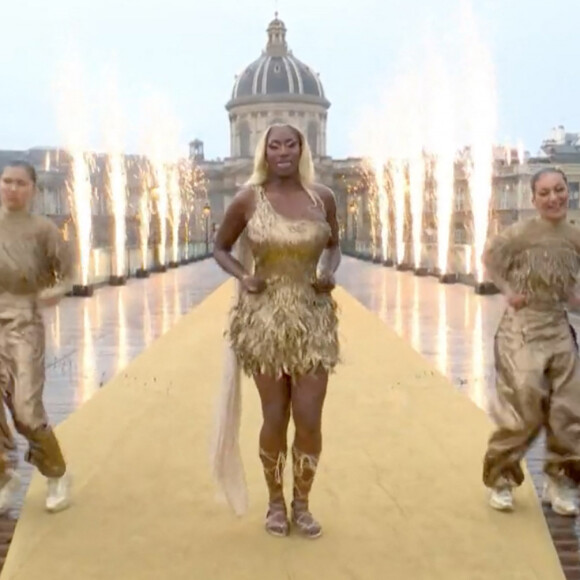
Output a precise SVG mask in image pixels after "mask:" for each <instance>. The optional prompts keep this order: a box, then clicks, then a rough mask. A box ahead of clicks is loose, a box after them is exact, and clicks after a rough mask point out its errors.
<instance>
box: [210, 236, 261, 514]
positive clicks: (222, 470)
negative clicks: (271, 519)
mask: <svg viewBox="0 0 580 580" xmlns="http://www.w3.org/2000/svg"><path fill="white" fill-rule="evenodd" d="M235 256H236V258H237V260H238V261H239V262H240V263H241V264H242V266H244V269H245V270H246V272H249V273H251V272H253V268H254V264H253V258H252V253H251V250H250V248H249V246H248V243H247V240H246V236H245V233H243V234H242V235H241V236H240V238H239V239H238V242H237V244H236V248H235ZM240 292H241V283H240V282H237V283H236V292H235V296H234V300H237V299H238V296H239V293H240ZM241 382H242V372H241V369H240V366H239V364H238V361H237V358H236V355H235V353H234V351H233V349H232V347H231V344H230V342H229V340H228V341H227V342H226V348H225V356H224V370H223V375H222V382H221V386H220V390H219V394H218V400H217V408H216V414H215V418H214V425H213V436H212V442H211V450H210V462H211V469H212V475H213V479H214V481H215V483H216V485H217V487H218V492H219V494H220V496H221V497H222V499H223V498H225V500H226V501H227V503H228V504H229V505H230V507H231V509H232V510H233V511H234V513H235V514H236V515H237V516H242V515H244V514H245V513H246V512H247V510H248V503H249V502H248V487H247V484H246V476H245V471H244V464H243V461H242V455H241V452H240V439H239V437H240V424H241V418H242V389H241Z"/></svg>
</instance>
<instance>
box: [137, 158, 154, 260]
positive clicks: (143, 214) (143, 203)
mask: <svg viewBox="0 0 580 580" xmlns="http://www.w3.org/2000/svg"><path fill="white" fill-rule="evenodd" d="M139 187H140V195H139V206H138V210H137V211H138V215H139V253H140V254H141V270H147V267H148V265H149V233H150V230H151V171H150V168H149V167H140V170H139Z"/></svg>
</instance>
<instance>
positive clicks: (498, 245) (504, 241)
mask: <svg viewBox="0 0 580 580" xmlns="http://www.w3.org/2000/svg"><path fill="white" fill-rule="evenodd" d="M521 229H522V226H521V223H516V224H513V225H511V226H509V227H508V228H506V229H505V230H504V231H503V232H501V233H500V234H498V235H496V236H494V237H493V238H491V239H490V240H488V242H487V244H486V246H485V249H484V251H483V256H482V262H483V265H484V266H485V270H486V273H487V275H488V276H489V278H490V280H491V281H492V282H493V283H494V284H495V285H496V286H497V288H498V289H499V291H500V292H501V293H502V294H504V295H505V296H507V297H510V296H512V295H513V294H514V292H513V290H512V288H510V285H509V282H508V279H507V276H508V272H509V269H510V267H511V265H512V262H513V257H514V252H515V249H516V248H515V243H514V242H515V241H516V239H517V238H518V237H519V236H520V234H521Z"/></svg>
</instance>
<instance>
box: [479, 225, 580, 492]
mask: <svg viewBox="0 0 580 580" xmlns="http://www.w3.org/2000/svg"><path fill="white" fill-rule="evenodd" d="M484 261H485V263H486V266H487V269H488V274H489V275H490V277H491V279H492V280H493V281H494V282H496V284H497V285H498V286H499V287H502V286H508V287H509V288H510V289H511V290H512V291H513V292H515V293H518V294H524V295H525V296H526V297H527V304H526V306H524V307H523V308H521V309H520V310H518V311H515V310H514V309H513V308H511V307H508V308H507V309H506V311H505V312H504V314H503V316H502V318H501V321H500V323H499V326H498V329H497V333H496V335H495V345H494V347H495V365H496V395H497V400H496V408H495V409H494V412H493V414H494V415H495V416H494V419H495V421H496V424H497V429H496V430H495V432H494V433H493V434H492V436H491V438H490V441H489V445H488V450H487V453H486V455H485V460H484V469H483V480H484V483H485V484H486V485H487V486H488V487H494V486H498V485H501V484H503V483H507V484H512V485H520V484H521V483H522V481H523V479H524V474H523V471H522V469H521V466H520V462H521V460H522V459H523V457H524V454H525V453H526V451H527V449H528V448H529V446H530V445H531V443H532V442H533V440H534V439H535V437H536V436H537V435H538V433H539V432H540V430H541V429H542V428H543V427H545V429H546V436H547V439H546V452H547V453H546V459H545V471H546V473H548V474H549V475H551V476H552V477H554V478H558V477H560V476H566V477H568V478H571V479H573V480H574V481H576V482H579V481H580V366H579V364H578V362H579V358H578V353H577V350H576V347H575V343H574V337H573V334H572V332H571V329H570V325H569V322H568V316H567V312H566V303H567V301H568V297H569V295H570V293H571V292H572V291H573V290H574V288H575V286H576V283H577V275H578V270H579V267H580V229H578V228H576V227H575V226H573V225H571V224H569V223H567V222H566V221H563V222H560V223H558V224H553V223H550V222H547V221H545V220H543V219H540V218H532V219H529V220H526V221H523V222H519V223H517V224H514V225H513V226H511V227H509V228H507V229H506V230H505V232H503V233H502V234H500V235H499V236H497V237H496V238H495V239H493V240H492V241H491V243H490V244H489V247H488V248H487V250H486V253H485V256H484Z"/></svg>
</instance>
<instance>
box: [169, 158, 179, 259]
mask: <svg viewBox="0 0 580 580" xmlns="http://www.w3.org/2000/svg"><path fill="white" fill-rule="evenodd" d="M168 173H169V183H168V194H169V209H170V223H171V254H172V255H171V260H170V262H169V267H170V268H177V267H178V266H179V228H180V226H181V208H182V200H181V188H180V186H179V185H180V184H179V181H180V179H179V171H178V167H177V165H172V166H171V167H169V169H168Z"/></svg>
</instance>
